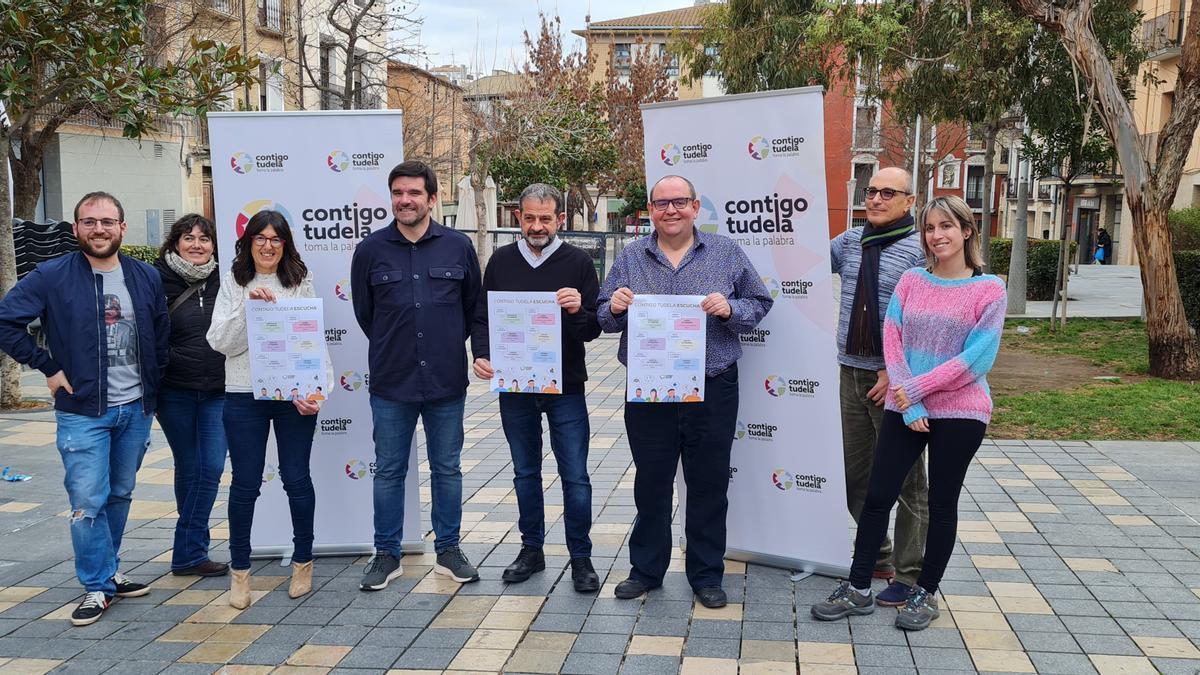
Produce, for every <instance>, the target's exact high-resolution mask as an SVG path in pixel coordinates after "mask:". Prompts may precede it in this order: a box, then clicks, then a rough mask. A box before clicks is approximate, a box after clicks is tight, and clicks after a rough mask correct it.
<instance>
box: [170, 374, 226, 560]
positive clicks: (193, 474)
mask: <svg viewBox="0 0 1200 675" xmlns="http://www.w3.org/2000/svg"><path fill="white" fill-rule="evenodd" d="M224 408H225V392H223V391H215V392H213V391H195V390H192V389H176V388H174V387H163V388H162V389H160V390H159V392H158V424H159V426H161V427H162V430H163V433H164V434H165V435H166V437H167V443H168V444H170V446H171V454H172V455H174V457H175V508H176V510H178V512H179V520H178V521H176V522H175V546H174V548H172V550H171V569H173V570H180V569H184V568H186V567H191V566H193V565H199V564H200V563H202V562H204V561H206V560H208V544H209V535H208V518H209V516H210V515H211V514H212V507H213V502H215V501H216V499H217V486H218V485H219V484H220V482H221V473H222V472H224V471H225V454H226V450H227V446H226V445H225V426H224V424H223V423H222V421H221V413H222V411H223V410H224Z"/></svg>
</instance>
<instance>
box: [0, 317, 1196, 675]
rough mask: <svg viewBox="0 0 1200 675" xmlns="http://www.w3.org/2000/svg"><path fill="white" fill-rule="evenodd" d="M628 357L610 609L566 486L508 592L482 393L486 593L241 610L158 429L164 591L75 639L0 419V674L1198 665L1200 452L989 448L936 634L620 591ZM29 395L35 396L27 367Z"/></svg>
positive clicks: (36, 445)
mask: <svg viewBox="0 0 1200 675" xmlns="http://www.w3.org/2000/svg"><path fill="white" fill-rule="evenodd" d="M616 344H617V343H616V341H615V340H612V339H602V340H600V341H598V342H596V343H594V344H593V345H592V347H593V348H592V349H591V352H590V361H591V370H592V386H591V388H590V394H589V404H590V409H591V420H592V432H593V437H592V450H591V460H590V466H591V476H592V485H593V491H594V492H593V497H594V516H595V525H594V526H593V529H592V535H593V541H594V546H595V552H594V556H595V557H594V562H595V564H596V567H597V569H598V570H599V572H600V574H601V576H602V578H603V577H605V576H607V580H606V583H605V586H604V588H603V590H602V591H601V592H600V593H599V595H598V596H592V595H587V596H584V595H578V594H576V593H575V592H574V591H573V590H572V588H571V584H570V575H569V573H567V574H566V575H564V574H563V571H564V568H565V567H566V564H567V557H566V548H565V546H564V545H563V530H562V520H561V506H556V504H557V505H561V503H562V498H561V492H560V491H559V485H558V483H557V481H554V482H550V481H549V480H548V481H547V485H546V501H547V510H548V518H547V521H548V522H552V523H553V527H552V529H551V531H550V533H549V537H548V545H547V548H546V553H547V566H548V569H547V570H546V571H545V572H543V573H540V574H537V575H535V576H534V577H533V578H532V579H530V580H529V581H528V582H526V583H524V584H519V585H513V586H508V585H505V584H504V583H502V582H501V581H500V580H499V579H500V573H501V570H502V569H503V567H504V566H505V565H507V564H508V563H509V562H510V561H511V560H512V558H513V557H514V556H515V555H516V552H517V550H518V549H519V536H518V534H517V531H516V526H515V522H516V519H517V513H516V509H517V507H516V500H515V497H514V496H513V492H512V482H511V465H510V462H509V459H508V451H507V447H506V445H505V442H504V438H503V434H502V432H501V430H500V419H499V414H498V411H497V408H496V404H495V398H494V395H492V394H488V393H487V392H485V391H484V386H483V385H481V384H477V385H472V387H471V391H470V395H469V398H468V404H467V447H466V449H465V450H464V454H463V468H464V472H465V478H464V495H463V497H464V499H465V500H466V503H465V505H464V518H463V534H464V537H463V548H464V549H465V550H466V552H467V554H468V555H469V556H470V558H471V559H472V560H473V561H475V562H477V563H478V564H480V568H481V570H480V571H481V576H482V577H483V579H482V581H480V582H479V583H475V584H469V585H466V586H459V585H458V584H455V583H452V582H447V581H445V580H443V579H442V578H439V577H435V576H434V575H433V574H432V573H431V565H432V560H431V556H429V555H426V556H422V557H419V558H418V557H411V556H410V557H406V558H405V559H404V569H405V573H404V576H403V577H402V578H401V579H399V580H398V581H396V582H393V583H392V585H391V586H390V587H389V588H388V589H387V590H385V591H382V592H378V593H371V594H367V593H362V592H360V591H358V590H357V582H358V579H359V576H360V574H361V570H362V563H363V562H364V561H365V558H359V559H354V558H321V559H318V560H317V562H316V566H315V575H316V578H315V584H314V585H315V586H316V590H315V592H314V593H312V594H310V595H308V596H307V597H305V598H302V599H300V600H290V599H289V598H288V597H287V593H286V571H285V570H284V569H283V568H281V567H279V566H278V564H277V563H276V562H269V561H261V562H258V563H256V566H255V570H254V575H255V576H254V588H255V589H256V592H255V593H254V599H255V602H254V604H253V605H252V606H251V607H250V608H248V609H246V610H244V611H238V610H235V609H232V608H230V607H229V606H228V605H227V604H226V596H225V590H226V588H227V584H228V580H227V579H205V580H194V579H188V578H176V577H172V576H170V575H169V573H168V572H169V569H168V568H169V566H168V562H167V561H168V559H169V558H168V555H169V554H168V553H167V551H168V548H169V547H170V542H171V533H172V528H173V527H174V502H173V497H172V487H171V483H172V461H171V454H170V451H169V450H168V449H167V448H166V444H165V442H164V440H163V437H162V434H161V433H160V432H158V431H155V433H154V436H153V439H152V443H151V446H150V447H151V452H150V454H149V455H148V456H147V458H146V462H145V466H144V468H143V469H142V472H141V474H140V476H139V485H138V489H137V492H136V493H135V495H134V497H135V500H134V504H133V512H132V514H131V519H130V522H129V531H128V534H127V536H126V538H125V550H124V551H123V552H122V557H123V559H124V561H125V565H124V567H125V570H124V571H125V572H126V573H127V574H129V575H130V576H131V577H133V578H134V579H136V580H139V581H144V582H151V583H152V584H153V587H154V591H153V592H152V593H151V594H150V595H149V596H147V597H144V598H137V599H125V600H118V601H117V602H116V603H115V604H114V605H113V606H112V608H111V609H110V610H109V611H108V612H107V613H106V614H105V616H104V618H103V619H102V620H101V621H100V622H99V623H97V624H94V625H92V626H89V627H85V628H72V627H71V626H70V624H69V622H68V621H67V617H68V616H69V614H70V612H71V610H72V609H73V608H74V606H75V604H76V603H77V602H78V599H79V595H80V589H79V587H78V585H77V583H76V581H75V578H74V572H73V564H72V562H71V560H70V545H69V540H68V533H67V520H66V517H65V515H64V511H65V510H66V508H67V505H66V499H65V495H64V493H63V489H62V484H61V478H62V469H61V465H60V462H59V459H58V453H57V451H56V450H55V449H54V436H53V431H54V425H53V417H52V416H50V415H48V414H44V413H41V414H34V415H11V416H7V417H3V418H0V465H11V466H13V468H14V469H15V470H17V471H19V472H21V473H28V474H33V475H35V478H34V480H32V481H29V482H26V483H0V673H4V674H5V675H8V674H10V673H13V674H15V673H41V672H46V671H51V670H54V671H57V672H72V673H74V672H78V673H85V672H86V673H98V672H103V671H110V672H114V673H154V672H160V671H161V672H169V673H213V672H228V673H266V672H272V671H274V672H295V673H324V672H339V673H341V672H345V673H364V674H365V673H369V672H377V673H378V672H384V671H387V670H389V669H392V670H393V672H413V671H423V672H425V671H428V672H439V671H442V670H453V671H479V672H497V671H500V670H504V671H509V672H539V673H553V672H564V673H617V672H623V673H631V674H633V673H652V674H655V675H658V674H660V673H675V672H684V673H737V672H741V673H747V674H749V673H794V672H798V671H799V672H816V673H834V672H837V673H850V672H855V671H857V672H862V673H868V672H879V673H905V672H913V671H920V672H922V673H925V672H931V673H932V672H948V671H958V672H974V671H1009V672H1035V671H1037V672H1044V673H1092V672H1100V673H1142V672H1145V673H1152V672H1166V673H1189V674H1190V673H1197V672H1200V650H1198V649H1197V645H1200V556H1198V554H1200V524H1197V522H1196V520H1195V517H1196V516H1197V515H1200V487H1198V482H1197V478H1198V477H1200V443H1190V444H1186V443H1091V444H1089V443H1081V442H1073V443H1051V442H1036V441H1029V442H1013V441H1001V442H997V443H993V442H990V441H989V442H987V443H986V444H985V445H984V447H983V448H982V449H981V451H980V453H979V456H978V458H977V461H976V462H975V463H974V465H973V466H972V468H971V472H970V474H969V475H968V478H967V485H966V490H965V491H964V494H963V498H962V503H961V507H960V515H961V519H960V524H959V540H960V543H959V544H958V546H957V547H956V549H955V555H954V558H953V560H952V561H951V563H950V568H949V569H948V571H947V575H946V580H945V583H944V584H943V587H942V588H943V591H944V594H945V595H944V597H943V600H942V603H943V610H944V611H943V613H942V618H941V619H939V620H938V621H937V622H936V623H935V624H934V625H933V627H931V628H929V629H928V630H926V631H924V632H920V633H910V634H906V633H903V632H901V631H899V630H897V629H895V628H893V627H892V625H891V622H892V619H893V616H894V614H893V610H887V609H881V610H879V611H877V612H876V613H875V614H874V615H871V616H866V617H855V618H852V619H849V620H844V621H839V622H834V623H816V622H814V621H813V620H812V619H811V618H810V617H809V615H808V606H809V605H810V604H811V603H813V602H815V601H817V600H819V599H822V598H823V597H824V596H825V595H827V594H828V592H829V591H830V589H831V588H832V587H833V586H834V584H835V581H834V580H832V579H827V578H821V577H811V578H808V579H805V580H803V581H800V582H798V583H793V582H791V581H790V580H789V578H788V572H787V571H786V570H778V569H771V568H765V567H758V566H755V565H743V564H742V563H730V564H729V566H728V570H727V575H726V578H725V588H726V590H727V591H728V592H729V595H730V602H731V604H730V606H729V607H727V608H725V609H722V610H717V611H713V610H707V609H704V608H703V607H699V606H697V605H695V604H694V603H693V601H692V595H691V592H690V589H689V588H688V585H687V582H686V580H685V579H684V576H683V573H682V567H681V562H682V561H681V560H678V559H677V560H676V563H675V564H673V565H672V568H671V570H672V571H671V572H670V573H669V574H668V579H667V582H666V584H665V586H664V587H663V589H661V590H656V591H653V592H652V593H650V595H649V597H647V598H646V599H644V600H636V601H621V600H617V599H615V598H613V596H612V588H613V586H614V585H615V584H616V582H618V581H620V580H621V579H623V578H624V577H625V573H626V571H627V570H628V557H627V547H626V540H627V537H628V532H629V526H630V523H631V521H632V520H633V513H634V509H633V495H632V480H633V467H632V463H631V461H630V456H629V449H628V443H627V441H626V439H625V436H624V428H623V423H622V414H621V397H622V388H623V382H624V369H623V368H621V366H620V365H619V364H618V363H617V362H616V358H615V352H616ZM26 383H27V385H28V386H29V387H30V390H31V391H33V390H35V389H37V388H40V387H41V386H42V380H41V379H40V378H39V377H37V376H36V374H34V375H32V376H30V377H29V378H27V379H26ZM424 469H425V466H424V463H422V470H423V472H424ZM546 475H547V477H550V476H553V459H552V456H551V457H548V458H547V471H546ZM227 479H228V475H226V480H227ZM422 493H423V494H422V501H423V502H426V504H425V506H426V508H428V504H427V502H428V492H427V489H423V490H422ZM225 494H226V490H225V488H222V492H221V495H220V497H219V499H220V500H222V501H219V502H218V505H217V508H216V509H215V511H214V514H213V517H214V521H213V522H214V528H215V529H214V530H213V536H214V537H215V538H216V539H219V540H221V541H219V542H217V544H218V545H216V546H215V547H214V548H215V550H214V557H215V558H217V559H227V558H228V556H227V554H226V552H225V542H224V539H225V537H226V536H227V530H226V523H225V521H224V515H225V504H224V501H223V500H224V498H225ZM318 508H321V507H320V496H319V495H318ZM359 516H360V517H363V518H369V517H370V514H359ZM427 521H428V516H427V514H426V522H427ZM610 568H611V572H610ZM946 610H948V611H946Z"/></svg>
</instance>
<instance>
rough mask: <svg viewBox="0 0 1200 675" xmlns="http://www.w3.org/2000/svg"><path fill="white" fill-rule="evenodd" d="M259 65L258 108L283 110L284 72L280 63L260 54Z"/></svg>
mask: <svg viewBox="0 0 1200 675" xmlns="http://www.w3.org/2000/svg"><path fill="white" fill-rule="evenodd" d="M259 59H261V61H260V63H259V65H258V109H259V110H283V74H282V73H281V72H280V63H279V61H275V60H273V59H270V58H268V57H266V56H263V55H261V54H260V55H259Z"/></svg>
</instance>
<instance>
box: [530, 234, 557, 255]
mask: <svg viewBox="0 0 1200 675" xmlns="http://www.w3.org/2000/svg"><path fill="white" fill-rule="evenodd" d="M525 243H526V244H529V248H536V249H538V250H539V251H540V250H542V249H544V248H546V247H547V246H549V245H550V244H553V243H554V235H553V234H537V235H534V234H528V235H525Z"/></svg>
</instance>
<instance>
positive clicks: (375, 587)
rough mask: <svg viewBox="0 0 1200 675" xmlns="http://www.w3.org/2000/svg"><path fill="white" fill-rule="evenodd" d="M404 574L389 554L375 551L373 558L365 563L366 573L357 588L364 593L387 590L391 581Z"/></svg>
mask: <svg viewBox="0 0 1200 675" xmlns="http://www.w3.org/2000/svg"><path fill="white" fill-rule="evenodd" d="M401 574H404V568H403V567H401V566H400V561H399V560H398V559H397V558H396V556H394V555H392V554H391V553H385V552H383V551H376V552H375V557H373V558H371V562H369V563H367V571H366V572H365V573H364V574H363V578H362V581H360V582H359V583H358V587H359V588H360V589H362V590H364V591H382V590H383V589H385V588H387V585H388V584H389V583H391V581H392V579H396V578H398V577H399V576H400V575H401Z"/></svg>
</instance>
